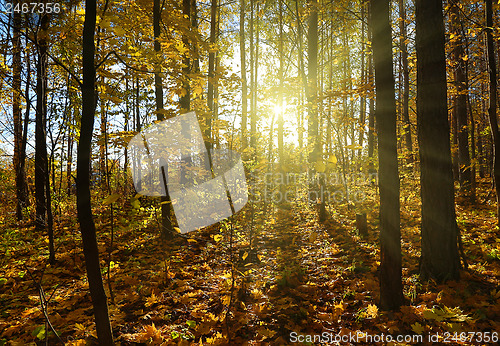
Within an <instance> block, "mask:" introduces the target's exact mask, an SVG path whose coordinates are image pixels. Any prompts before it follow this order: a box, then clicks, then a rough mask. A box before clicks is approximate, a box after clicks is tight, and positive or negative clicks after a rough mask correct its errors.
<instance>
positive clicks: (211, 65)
mask: <svg viewBox="0 0 500 346" xmlns="http://www.w3.org/2000/svg"><path fill="white" fill-rule="evenodd" d="M241 6H242V8H243V7H244V6H245V5H244V3H243V1H242V5H241ZM244 22H245V12H244V9H243V10H240V51H242V53H241V74H242V81H241V84H242V86H241V87H242V94H241V97H242V99H241V107H242V111H241V114H242V115H241V117H242V122H243V118H246V101H247V95H246V88H247V83H246V67H245V30H244V27H245V24H244ZM242 27H243V30H242ZM216 41H217V0H211V4H210V45H211V47H210V51H209V53H208V88H207V105H208V109H209V112H210V113H209V114H208V116H207V118H206V120H205V124H206V129H205V138H206V139H207V141H208V142H207V143H208V149H210V148H211V147H212V146H213V138H212V121H213V119H214V118H215V117H214V112H215V107H214V106H215V105H214V96H215V85H216V81H215V44H216ZM241 41H243V49H242V48H241V46H242V42H241ZM242 136H244V134H243V133H242Z"/></svg>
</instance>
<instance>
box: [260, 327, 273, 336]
mask: <svg viewBox="0 0 500 346" xmlns="http://www.w3.org/2000/svg"><path fill="white" fill-rule="evenodd" d="M257 333H259V334H260V335H262V336H265V337H266V338H272V337H273V336H274V334H276V331H275V330H269V329H267V328H261V329H259V330H257Z"/></svg>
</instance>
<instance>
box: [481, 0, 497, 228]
mask: <svg viewBox="0 0 500 346" xmlns="http://www.w3.org/2000/svg"><path fill="white" fill-rule="evenodd" d="M485 1H486V30H485V31H486V51H487V58H488V76H489V89H490V92H489V104H488V117H489V120H490V128H491V137H492V140H493V177H494V181H495V191H496V195H497V224H498V226H500V132H499V130H498V118H497V68H496V62H495V51H494V45H493V33H492V31H493V7H492V3H491V0H485Z"/></svg>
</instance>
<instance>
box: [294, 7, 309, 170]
mask: <svg viewBox="0 0 500 346" xmlns="http://www.w3.org/2000/svg"><path fill="white" fill-rule="evenodd" d="M295 15H296V16H297V78H298V79H299V80H301V81H302V83H303V84H304V90H305V89H307V78H306V76H305V72H304V61H303V55H304V49H303V45H302V22H301V20H300V12H299V0H295ZM302 100H303V94H302V93H301V92H300V91H299V95H298V105H297V124H298V136H299V149H300V156H299V162H300V164H301V165H302V164H303V163H304V120H303V114H304V112H303V110H302V104H303V101H302Z"/></svg>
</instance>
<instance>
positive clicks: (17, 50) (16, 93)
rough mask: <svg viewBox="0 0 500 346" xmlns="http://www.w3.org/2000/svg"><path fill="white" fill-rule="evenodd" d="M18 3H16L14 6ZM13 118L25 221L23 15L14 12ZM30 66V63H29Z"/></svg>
mask: <svg viewBox="0 0 500 346" xmlns="http://www.w3.org/2000/svg"><path fill="white" fill-rule="evenodd" d="M17 3H18V1H14V3H13V4H14V6H15V5H16V4H17ZM12 23H13V26H12V31H13V34H12V118H13V121H14V158H13V165H14V171H15V176H16V197H17V204H16V217H17V219H18V220H22V219H23V208H25V207H26V200H27V190H28V189H27V186H26V173H25V171H24V164H23V163H21V161H24V160H25V157H24V155H22V150H21V148H22V146H23V142H22V141H23V124H22V119H21V94H22V90H21V69H22V63H21V49H22V48H21V35H20V32H21V13H20V12H16V11H14V13H13V20H12ZM28 64H29V62H28Z"/></svg>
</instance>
